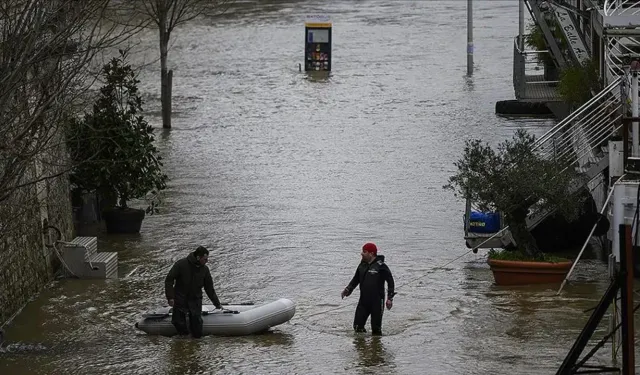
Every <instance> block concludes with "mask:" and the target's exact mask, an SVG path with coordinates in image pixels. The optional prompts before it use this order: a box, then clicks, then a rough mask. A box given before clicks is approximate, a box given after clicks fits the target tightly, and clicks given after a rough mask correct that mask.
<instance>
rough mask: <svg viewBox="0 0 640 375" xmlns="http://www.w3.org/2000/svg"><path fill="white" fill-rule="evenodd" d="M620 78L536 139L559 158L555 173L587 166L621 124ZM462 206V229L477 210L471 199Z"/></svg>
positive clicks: (548, 154) (543, 152)
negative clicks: (463, 208)
mask: <svg viewBox="0 0 640 375" xmlns="http://www.w3.org/2000/svg"><path fill="white" fill-rule="evenodd" d="M624 79H625V78H624V76H621V77H618V78H617V79H616V80H614V82H612V83H611V84H609V85H608V86H607V87H605V88H604V89H603V90H602V91H600V92H599V93H598V94H597V95H595V96H594V97H593V98H591V99H590V100H589V101H588V102H586V103H585V104H584V105H582V106H581V107H580V108H578V109H577V110H575V111H574V112H572V113H571V114H570V115H569V116H568V117H566V118H565V119H564V120H562V121H561V122H559V123H558V124H557V125H555V126H554V127H553V128H552V129H550V130H549V131H547V132H546V133H545V134H544V135H542V136H541V137H539V138H538V139H536V141H535V144H534V150H535V151H537V152H539V153H540V154H541V155H543V156H545V157H547V158H556V159H560V160H562V163H563V164H562V165H563V166H564V168H563V170H562V171H560V172H559V173H562V172H564V171H565V170H567V169H569V168H588V167H589V166H590V165H591V164H593V163H594V161H595V159H596V158H597V157H602V156H601V155H602V152H601V147H602V146H605V145H606V144H607V140H608V139H609V138H610V137H611V135H613V134H614V133H615V132H617V131H618V130H619V129H620V128H621V127H622V121H621V120H622V118H621V116H622V110H621V109H622V106H623V100H621V90H620V85H621V83H622V81H623V80H624ZM466 207H467V208H466V213H465V233H467V232H468V229H469V217H470V214H471V210H474V211H479V207H478V206H477V205H476V204H475V202H469V201H467V205H466ZM538 222H539V221H538Z"/></svg>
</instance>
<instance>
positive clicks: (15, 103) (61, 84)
mask: <svg viewBox="0 0 640 375" xmlns="http://www.w3.org/2000/svg"><path fill="white" fill-rule="evenodd" d="M144 26H145V24H144V22H143V21H138V20H136V19H134V18H132V16H131V15H129V14H128V13H126V12H124V11H122V8H120V7H119V4H118V3H116V2H113V1H112V0H2V1H0V134H1V136H0V232H2V233H3V234H6V233H8V232H9V229H11V227H12V226H18V223H17V220H15V219H16V217H22V216H28V215H29V214H33V210H34V207H33V204H32V202H33V201H36V200H37V199H34V196H37V194H39V190H40V191H41V190H42V184H43V183H44V182H46V181H48V180H50V179H53V178H55V177H59V176H63V175H64V174H65V173H67V172H68V171H69V170H70V169H71V168H72V167H73V166H72V165H71V164H70V163H69V162H67V160H68V159H67V158H66V152H65V139H64V131H63V130H64V126H65V123H66V120H67V119H68V118H69V117H70V116H73V115H74V113H75V112H77V106H78V104H79V103H80V102H81V99H83V97H84V96H85V94H86V93H87V90H88V89H89V87H90V86H91V85H92V84H93V80H94V76H93V73H92V69H91V68H92V62H93V61H94V59H95V58H96V57H97V56H98V54H101V53H103V52H104V51H105V50H108V49H110V48H113V47H116V46H119V45H121V44H122V43H123V42H125V41H126V40H127V39H128V38H129V37H130V36H131V35H133V33H135V32H136V31H137V30H140V29H141V28H142V27H144ZM67 185H68V183H67ZM36 212H37V207H36ZM16 215H20V216H16ZM2 236H3V235H2V234H0V239H1V237H2Z"/></svg>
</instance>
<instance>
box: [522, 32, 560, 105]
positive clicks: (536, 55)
mask: <svg viewBox="0 0 640 375" xmlns="http://www.w3.org/2000/svg"><path fill="white" fill-rule="evenodd" d="M550 53H551V52H550V51H549V50H543V51H535V50H522V49H520V37H519V36H516V37H515V38H514V40H513V89H514V91H515V93H516V97H517V98H518V99H520V98H521V97H524V96H526V93H527V87H528V86H529V85H550V84H557V83H558V82H559V81H557V80H546V79H545V78H544V67H543V63H542V56H543V55H549V54H550ZM527 77H539V78H538V79H535V80H527Z"/></svg>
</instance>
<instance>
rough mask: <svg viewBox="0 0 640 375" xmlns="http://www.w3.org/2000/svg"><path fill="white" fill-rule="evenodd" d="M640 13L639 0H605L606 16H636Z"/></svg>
mask: <svg viewBox="0 0 640 375" xmlns="http://www.w3.org/2000/svg"><path fill="white" fill-rule="evenodd" d="M638 14H640V1H638V0H605V2H604V15H605V16H635V15H638Z"/></svg>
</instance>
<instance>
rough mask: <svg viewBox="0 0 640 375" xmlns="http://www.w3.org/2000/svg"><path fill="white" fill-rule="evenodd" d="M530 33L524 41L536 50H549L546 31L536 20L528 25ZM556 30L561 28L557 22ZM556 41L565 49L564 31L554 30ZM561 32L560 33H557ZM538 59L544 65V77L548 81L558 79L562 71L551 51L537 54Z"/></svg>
mask: <svg viewBox="0 0 640 375" xmlns="http://www.w3.org/2000/svg"><path fill="white" fill-rule="evenodd" d="M527 29H528V31H529V34H527V35H525V37H524V42H525V44H526V45H528V46H529V47H531V48H534V49H535V50H536V51H548V50H549V46H548V45H547V41H546V39H545V36H544V33H543V32H542V29H541V28H540V26H539V25H538V24H536V23H535V22H531V23H529V25H528V26H527ZM554 30H559V26H558V25H557V24H556V27H555V29H554ZM553 34H554V36H555V39H556V41H557V42H558V47H559V48H560V49H561V50H565V49H566V46H567V43H566V39H565V37H564V35H562V33H559V32H558V33H556V32H553ZM556 34H560V35H556ZM537 60H538V62H539V63H541V64H542V65H543V67H544V79H545V80H546V81H557V80H558V78H559V76H560V71H559V70H558V67H557V66H556V63H555V60H554V58H553V56H552V54H551V52H544V53H539V54H537Z"/></svg>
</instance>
